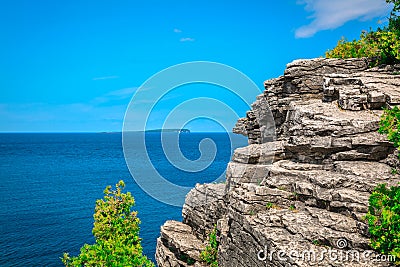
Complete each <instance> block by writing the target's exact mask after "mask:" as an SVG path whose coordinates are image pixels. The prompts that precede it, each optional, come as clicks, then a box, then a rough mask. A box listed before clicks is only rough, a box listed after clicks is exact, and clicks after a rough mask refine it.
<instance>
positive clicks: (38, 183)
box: [0, 133, 247, 267]
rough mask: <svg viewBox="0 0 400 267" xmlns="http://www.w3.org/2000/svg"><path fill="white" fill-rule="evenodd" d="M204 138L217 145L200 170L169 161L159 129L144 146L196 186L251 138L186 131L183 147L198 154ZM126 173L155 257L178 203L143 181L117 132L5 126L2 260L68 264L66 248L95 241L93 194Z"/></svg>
mask: <svg viewBox="0 0 400 267" xmlns="http://www.w3.org/2000/svg"><path fill="white" fill-rule="evenodd" d="M170 136H171V137H170V138H176V134H170ZM230 137H231V138H233V139H234V140H235V141H234V142H233V145H232V142H231V139H230ZM204 138H210V139H212V140H213V142H214V144H215V146H216V149H217V150H216V151H217V153H216V156H215V159H214V160H213V161H212V162H211V164H210V165H209V166H208V167H207V168H206V169H205V170H203V171H200V172H187V171H182V170H180V169H179V168H176V167H174V165H172V164H171V163H169V161H168V160H167V158H166V157H165V155H164V153H163V147H162V144H161V141H160V140H161V139H160V133H149V134H147V135H146V148H147V150H148V154H149V157H150V159H151V161H152V163H153V165H154V168H155V169H157V170H158V171H159V172H160V173H161V174H162V175H163V176H164V177H165V178H166V179H168V180H170V181H171V182H173V183H177V184H180V185H185V186H192V187H193V186H194V185H195V184H196V183H205V182H212V181H213V180H214V179H215V178H216V177H218V176H220V175H221V173H223V172H224V171H225V168H226V164H227V162H228V161H229V160H230V157H231V153H232V151H233V149H235V148H236V147H239V146H245V145H246V144H247V141H246V139H245V138H244V137H241V136H238V135H228V134H227V133H190V134H187V133H185V134H180V139H179V140H180V141H179V145H180V149H181V152H182V153H183V155H184V156H185V157H186V158H188V159H190V160H195V159H198V158H199V157H200V151H199V143H200V141H201V140H203V139H204ZM121 179H123V180H124V181H125V183H126V190H127V191H130V192H132V194H133V196H134V198H135V200H136V206H135V208H134V209H135V210H137V211H138V217H139V218H140V220H141V222H142V223H141V231H140V236H141V238H142V245H143V250H144V253H145V254H146V255H147V256H148V257H149V258H151V259H152V260H154V253H155V247H156V238H157V237H158V236H159V231H160V226H161V225H162V224H163V223H164V222H165V221H166V220H171V219H172V220H181V219H182V218H181V208H179V207H174V206H170V205H167V204H164V203H161V202H159V201H157V200H155V199H153V198H151V197H150V196H149V195H147V194H146V193H145V192H143V191H142V190H141V189H140V188H139V186H138V185H137V184H136V183H135V181H134V179H133V178H132V176H131V174H130V173H129V170H128V167H127V165H126V163H125V159H124V154H123V150H122V143H121V134H120V133H18V134H12V133H2V134H0V181H1V183H0V266H1V267H4V266H63V265H62V262H61V260H60V259H59V258H60V257H61V256H62V254H63V252H69V253H70V254H71V255H73V256H74V255H77V254H78V253H79V249H80V247H81V246H82V245H83V244H85V243H88V244H91V243H93V242H94V238H93V236H92V233H91V231H92V226H93V217H92V216H93V212H94V207H95V201H96V199H98V198H102V196H103V190H104V188H105V187H106V186H107V185H115V184H116V183H117V182H118V181H119V180H121Z"/></svg>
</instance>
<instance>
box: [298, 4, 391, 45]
mask: <svg viewBox="0 0 400 267" xmlns="http://www.w3.org/2000/svg"><path fill="white" fill-rule="evenodd" d="M297 3H298V4H302V5H303V4H305V5H306V6H305V10H307V11H310V12H313V14H312V15H311V16H310V18H312V19H313V21H312V22H311V23H310V24H308V25H304V26H302V27H300V28H298V29H297V30H296V33H295V35H296V38H307V37H312V36H313V35H314V34H316V33H317V32H319V31H322V30H330V29H336V28H338V27H340V26H342V25H344V24H345V23H346V22H348V21H351V20H355V19H358V20H368V19H372V18H375V17H382V16H385V15H388V14H389V12H390V10H391V6H390V5H389V4H387V3H386V1H385V0H301V1H298V2H297Z"/></svg>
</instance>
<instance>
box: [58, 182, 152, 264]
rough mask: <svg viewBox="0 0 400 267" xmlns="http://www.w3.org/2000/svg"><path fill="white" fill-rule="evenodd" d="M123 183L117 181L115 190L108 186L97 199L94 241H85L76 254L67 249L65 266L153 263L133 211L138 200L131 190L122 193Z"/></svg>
mask: <svg viewBox="0 0 400 267" xmlns="http://www.w3.org/2000/svg"><path fill="white" fill-rule="evenodd" d="M124 187H125V184H124V182H123V181H119V183H118V184H116V189H115V190H113V189H112V188H111V186H107V187H106V189H105V190H104V194H105V196H104V199H99V200H97V201H96V207H95V213H94V215H93V217H94V227H93V230H92V232H93V235H94V236H95V238H96V241H95V244H93V245H88V244H85V245H84V246H83V247H82V248H81V251H80V254H79V256H77V257H70V256H69V255H68V253H64V255H63V258H62V262H63V263H64V265H65V266H67V267H72V266H74V267H75V266H93V267H94V266H121V267H122V266H137V267H138V266H146V267H149V266H154V264H153V263H152V262H151V261H150V260H149V259H147V257H146V256H144V255H143V254H142V246H141V243H140V241H141V239H140V238H139V224H140V220H139V219H138V218H137V217H136V214H137V213H136V212H132V211H131V209H132V207H133V206H134V205H135V200H134V198H133V196H132V195H131V193H129V192H128V193H122V190H123V189H124Z"/></svg>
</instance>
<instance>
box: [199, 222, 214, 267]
mask: <svg viewBox="0 0 400 267" xmlns="http://www.w3.org/2000/svg"><path fill="white" fill-rule="evenodd" d="M208 242H209V244H208V245H207V246H206V248H205V249H204V250H203V251H202V252H201V253H200V259H201V260H202V261H204V262H205V263H207V264H208V265H209V266H210V267H218V245H219V243H218V241H217V227H216V226H215V227H214V229H213V230H212V231H211V233H210V235H209V236H208Z"/></svg>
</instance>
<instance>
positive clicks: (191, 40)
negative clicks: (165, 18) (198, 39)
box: [179, 37, 194, 42]
mask: <svg viewBox="0 0 400 267" xmlns="http://www.w3.org/2000/svg"><path fill="white" fill-rule="evenodd" d="M179 41H181V42H194V38H190V37H184V38H181V39H180V40H179Z"/></svg>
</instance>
